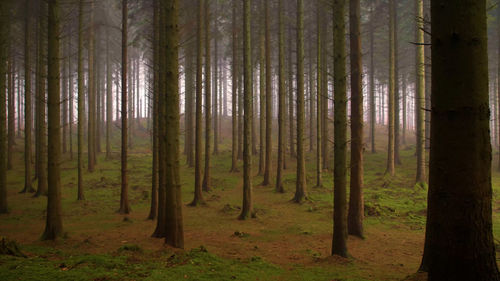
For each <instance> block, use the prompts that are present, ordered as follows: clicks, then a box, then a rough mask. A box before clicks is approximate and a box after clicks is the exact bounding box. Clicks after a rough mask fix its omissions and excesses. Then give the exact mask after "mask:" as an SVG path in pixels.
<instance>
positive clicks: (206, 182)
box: [202, 0, 213, 191]
mask: <svg viewBox="0 0 500 281" xmlns="http://www.w3.org/2000/svg"><path fill="white" fill-rule="evenodd" d="M204 4H205V18H204V19H205V173H204V176H203V186H202V187H203V191H210V190H211V187H212V186H211V185H212V184H211V177H212V176H211V169H210V154H211V153H210V151H211V148H210V139H211V134H212V110H213V108H212V74H211V70H212V61H211V52H212V51H211V48H210V41H211V40H210V33H211V30H210V27H211V24H210V1H209V0H205V2H204Z"/></svg>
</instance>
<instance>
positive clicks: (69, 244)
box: [0, 123, 500, 281]
mask: <svg viewBox="0 0 500 281" xmlns="http://www.w3.org/2000/svg"><path fill="white" fill-rule="evenodd" d="M223 128H225V129H224V132H223V136H224V138H223V140H222V145H221V152H220V154H219V155H216V156H213V158H212V167H213V181H212V182H213V187H214V189H213V191H212V192H210V193H205V194H204V196H205V199H206V200H207V205H206V206H203V207H196V208H193V207H187V206H185V207H184V223H185V227H184V229H185V241H186V249H185V250H183V251H181V250H174V249H170V248H167V247H165V246H164V245H163V240H161V239H155V238H151V237H150V236H151V234H152V232H153V230H154V228H155V225H156V222H153V221H148V220H146V217H147V215H148V212H149V204H150V195H151V191H150V190H151V184H150V178H151V151H150V147H149V139H148V137H147V134H146V131H145V130H140V131H139V132H138V133H137V134H138V135H139V136H138V137H137V138H135V139H134V141H133V147H132V150H131V152H130V160H129V168H130V177H129V178H130V201H131V207H132V213H131V214H130V215H128V216H123V215H119V214H117V213H116V211H117V209H118V207H119V193H120V185H119V179H120V174H119V171H120V170H119V165H120V162H119V154H118V153H117V152H116V153H114V154H113V157H112V159H111V160H109V161H106V160H105V157H104V155H103V154H101V155H100V156H99V158H98V164H97V168H96V171H95V172H94V173H88V172H85V175H84V181H85V197H86V200H85V201H80V202H79V201H77V200H76V183H77V174H76V166H75V165H76V162H75V160H70V159H69V155H68V154H67V155H65V156H64V162H63V163H62V169H63V171H62V183H63V188H62V199H63V201H62V205H63V211H64V214H63V222H64V229H65V232H66V234H65V237H64V238H62V239H60V240H57V241H55V242H50V241H49V242H48V241H40V235H41V234H42V232H43V229H44V224H45V208H46V197H41V198H33V197H32V195H31V194H18V192H19V191H20V190H21V189H22V187H23V182H24V174H23V163H22V156H23V153H22V140H21V139H18V140H17V147H16V152H15V153H16V154H15V156H16V157H15V159H16V163H15V169H14V170H12V171H9V172H8V183H9V186H8V189H9V198H8V201H9V206H10V214H8V215H1V216H0V236H5V237H8V238H10V239H13V240H16V241H17V242H19V243H20V245H21V248H22V251H23V252H24V253H26V254H27V256H28V258H17V257H11V256H0V280H57V279H59V280H344V281H347V280H349V281H355V280H370V281H374V280H402V279H404V278H405V277H406V276H408V275H410V274H413V273H414V272H416V270H417V269H418V265H419V262H420V258H421V254H422V248H423V239H424V226H425V213H426V197H427V196H426V194H427V190H426V189H425V188H422V187H419V186H415V182H414V178H415V161H416V159H415V157H414V146H413V145H412V144H411V142H410V141H409V142H408V144H407V145H402V151H401V160H402V165H400V166H397V174H396V176H395V177H392V178H388V177H386V176H384V171H385V163H386V162H385V161H386V154H385V137H384V129H383V128H379V130H378V131H379V132H380V135H378V139H377V144H378V146H377V148H378V150H379V152H378V153H376V154H371V153H365V190H364V191H365V193H364V195H365V202H366V212H365V213H366V219H365V232H366V238H365V239H363V240H362V239H358V238H354V237H349V241H348V247H349V253H350V255H351V257H350V258H349V259H342V258H338V257H330V255H329V253H330V247H331V236H332V212H333V192H332V188H333V179H332V172H330V171H325V172H324V174H323V175H324V179H323V184H324V187H323V188H314V187H313V186H314V185H315V164H314V163H315V161H314V157H315V154H314V153H309V154H307V180H308V186H309V189H308V194H309V200H308V201H306V202H305V203H304V204H301V205H298V204H294V203H291V202H290V199H291V198H292V197H293V191H294V188H295V184H294V181H295V173H294V172H295V165H294V161H293V159H291V158H290V157H289V156H287V163H288V169H287V170H286V175H285V181H284V183H285V189H286V193H284V194H280V193H276V192H274V186H269V187H262V186H259V184H260V183H261V182H262V177H258V176H255V177H254V178H253V184H254V192H253V194H254V198H253V199H254V207H255V209H256V211H257V218H256V219H251V220H247V221H239V220H237V219H236V218H237V216H238V214H239V206H240V204H241V196H242V190H241V184H242V182H241V178H242V175H241V173H230V172H229V170H230V165H231V152H230V138H229V137H228V136H229V130H230V123H227V124H226V126H224V127H223ZM118 134H119V132H118V131H116V132H115V137H114V140H113V144H114V145H115V146H114V147H113V148H114V151H118V149H117V148H118V143H119V139H118V137H119V136H118ZM181 139H182V138H181ZM275 140H276V139H274V141H275ZM73 147H74V150H75V151H76V145H74V146H73ZM103 147H104V144H103ZM74 157H75V159H76V154H75V155H74ZM181 162H182V168H181V177H182V186H183V194H182V195H183V201H184V202H185V203H186V204H187V203H189V202H190V201H191V200H192V193H193V185H194V171H193V169H191V168H188V167H187V166H186V165H185V164H184V163H185V159H184V158H183V159H182V160H181ZM240 164H241V163H240ZM257 165H258V156H255V157H254V172H257V171H256V170H257ZM274 165H275V161H273V169H272V171H273V174H274V173H275V166H274ZM494 170H496V169H494ZM273 182H274V181H273ZM493 189H494V201H493V207H494V215H493V218H494V234H495V237H496V238H500V215H499V212H498V210H499V208H500V194H499V190H500V174H497V173H496V172H494V175H493ZM125 217H126V218H127V219H125Z"/></svg>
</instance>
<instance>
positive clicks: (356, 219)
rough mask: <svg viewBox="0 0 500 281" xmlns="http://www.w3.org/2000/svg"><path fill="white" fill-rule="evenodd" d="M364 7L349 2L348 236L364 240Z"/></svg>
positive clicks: (355, 1)
mask: <svg viewBox="0 0 500 281" xmlns="http://www.w3.org/2000/svg"><path fill="white" fill-rule="evenodd" d="M360 17H361V7H360V3H359V0H350V1H349V28H350V32H349V34H350V44H349V45H350V48H351V50H350V59H351V163H350V168H351V177H350V180H351V181H350V193H349V212H348V217H347V226H348V233H349V234H351V235H355V236H358V237H363V235H364V233H363V216H364V202H363V167H364V164H363V141H364V137H363V77H362V74H363V64H362V62H361V56H362V53H361V27H360V25H361V23H360Z"/></svg>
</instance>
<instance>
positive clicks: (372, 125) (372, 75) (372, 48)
mask: <svg viewBox="0 0 500 281" xmlns="http://www.w3.org/2000/svg"><path fill="white" fill-rule="evenodd" d="M375 3H376V2H375ZM369 26H370V33H369V34H370V35H369V37H370V75H369V79H370V87H369V89H370V146H371V152H372V153H376V152H377V148H376V146H375V127H376V124H377V117H376V116H377V115H376V114H377V109H376V108H377V107H376V104H375V62H374V58H375V8H374V2H371V5H370V25H369Z"/></svg>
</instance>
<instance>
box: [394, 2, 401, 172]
mask: <svg viewBox="0 0 500 281" xmlns="http://www.w3.org/2000/svg"><path fill="white" fill-rule="evenodd" d="M393 5H394V163H395V164H396V165H401V157H400V156H399V148H400V145H401V124H400V123H401V106H400V101H401V98H400V94H399V92H400V90H399V88H400V87H399V79H400V77H399V42H398V1H394V2H393Z"/></svg>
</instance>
